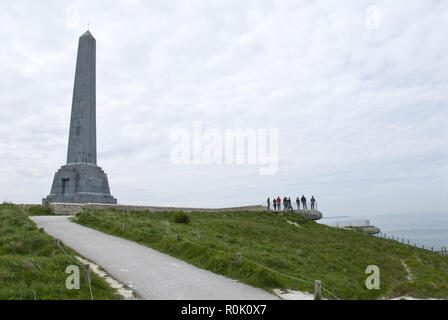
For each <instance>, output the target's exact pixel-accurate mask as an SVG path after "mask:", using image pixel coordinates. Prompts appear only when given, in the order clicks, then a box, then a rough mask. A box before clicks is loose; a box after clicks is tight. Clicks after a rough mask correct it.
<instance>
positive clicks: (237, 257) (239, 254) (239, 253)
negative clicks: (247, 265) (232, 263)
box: [236, 252, 243, 263]
mask: <svg viewBox="0 0 448 320" xmlns="http://www.w3.org/2000/svg"><path fill="white" fill-rule="evenodd" d="M241 261H243V257H241V252H237V253H236V262H238V263H241Z"/></svg>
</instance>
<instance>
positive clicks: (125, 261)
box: [30, 216, 279, 300]
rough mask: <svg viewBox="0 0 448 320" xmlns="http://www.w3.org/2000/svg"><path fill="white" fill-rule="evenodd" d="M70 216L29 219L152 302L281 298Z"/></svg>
mask: <svg viewBox="0 0 448 320" xmlns="http://www.w3.org/2000/svg"><path fill="white" fill-rule="evenodd" d="M69 218H70V217H69V216H34V217H30V219H31V220H33V221H34V222H35V223H36V224H37V225H38V227H39V228H44V230H45V232H46V233H48V234H49V235H51V236H52V237H54V238H56V239H59V240H61V241H62V242H63V243H64V245H66V246H68V247H71V248H72V249H74V250H75V251H77V252H78V253H79V254H81V255H83V256H84V257H86V258H87V259H89V260H90V261H93V262H95V263H96V264H98V265H100V266H101V267H102V268H103V269H104V270H106V271H107V273H109V274H110V275H111V276H112V277H114V278H115V279H117V280H118V281H120V282H121V283H123V284H125V285H127V286H128V287H130V288H132V289H133V290H134V291H135V292H137V294H138V295H139V296H140V297H141V298H142V299H148V300H168V299H169V300H243V299H244V300H273V299H279V298H278V297H277V296H275V295H272V294H269V293H267V292H266V291H264V290H261V289H258V288H254V287H251V286H248V285H245V284H243V283H240V282H238V281H236V280H232V279H229V278H226V277H224V276H221V275H218V274H215V273H212V272H210V271H207V270H204V269H200V268H197V267H195V266H192V265H190V264H188V263H186V262H184V261H181V260H178V259H176V258H173V257H171V256H168V255H166V254H163V253H160V252H158V251H156V250H153V249H151V248H148V247H145V246H143V245H140V244H138V243H136V242H133V241H129V240H125V239H122V238H119V237H115V236H111V235H108V234H105V233H102V232H99V231H96V230H93V229H91V228H87V227H84V226H81V225H78V224H76V223H74V222H71V221H70V220H69Z"/></svg>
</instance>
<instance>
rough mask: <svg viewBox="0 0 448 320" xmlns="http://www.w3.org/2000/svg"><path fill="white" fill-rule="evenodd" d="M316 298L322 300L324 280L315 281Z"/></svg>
mask: <svg viewBox="0 0 448 320" xmlns="http://www.w3.org/2000/svg"><path fill="white" fill-rule="evenodd" d="M314 300H322V281H320V280H316V281H314Z"/></svg>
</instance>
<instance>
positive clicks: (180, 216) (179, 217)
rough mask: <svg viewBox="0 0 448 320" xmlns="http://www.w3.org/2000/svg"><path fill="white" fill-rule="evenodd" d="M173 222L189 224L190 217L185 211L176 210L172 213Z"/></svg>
mask: <svg viewBox="0 0 448 320" xmlns="http://www.w3.org/2000/svg"><path fill="white" fill-rule="evenodd" d="M174 222H175V223H184V224H189V223H190V217H189V216H188V214H186V213H185V212H176V213H175V214H174Z"/></svg>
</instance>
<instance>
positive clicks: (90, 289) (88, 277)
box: [55, 239, 94, 300]
mask: <svg viewBox="0 0 448 320" xmlns="http://www.w3.org/2000/svg"><path fill="white" fill-rule="evenodd" d="M55 242H56V245H57V246H58V247H59V248H60V249H61V250H62V252H63V253H64V254H65V255H66V256H67V257H69V258H70V259H72V260H73V261H74V262H75V263H76V264H77V265H79V266H81V267H82V268H83V269H84V270H86V265H84V264H82V263H81V262H79V260H78V259H76V258H75V257H72V256H71V255H70V254H68V253H67V251H65V250H64V248H63V247H62V246H61V242H60V241H59V240H57V239H56V240H55ZM89 273H90V271H89ZM86 281H87V284H88V285H89V291H90V298H91V299H92V300H94V299H93V292H92V285H91V284H90V282H91V281H90V274H89V275H87V274H86Z"/></svg>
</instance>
